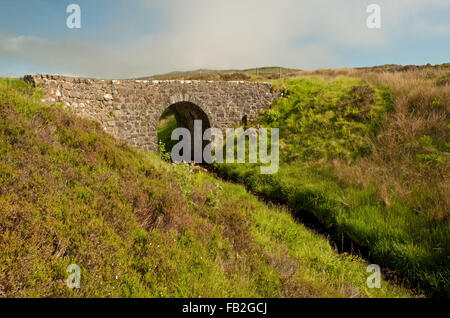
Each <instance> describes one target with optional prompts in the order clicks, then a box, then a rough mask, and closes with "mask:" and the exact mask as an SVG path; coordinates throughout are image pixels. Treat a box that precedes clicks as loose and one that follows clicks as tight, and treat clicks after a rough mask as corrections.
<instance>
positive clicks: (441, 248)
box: [218, 65, 450, 296]
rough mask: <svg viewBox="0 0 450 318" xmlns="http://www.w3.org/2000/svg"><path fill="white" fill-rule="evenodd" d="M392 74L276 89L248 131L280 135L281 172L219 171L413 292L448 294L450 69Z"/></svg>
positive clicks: (348, 72)
mask: <svg viewBox="0 0 450 318" xmlns="http://www.w3.org/2000/svg"><path fill="white" fill-rule="evenodd" d="M391 68H392V70H390V71H389V72H387V71H386V69H385V68H376V69H373V70H370V69H361V70H358V69H341V70H318V71H310V72H300V73H297V76H298V78H296V79H285V80H282V81H278V82H275V85H276V86H277V87H278V89H280V90H282V91H283V92H284V95H285V97H284V98H282V99H280V100H279V101H277V102H276V103H275V104H274V105H273V107H272V108H271V109H270V110H268V111H267V112H266V113H264V114H262V115H261V117H260V118H259V119H258V120H257V121H256V122H255V123H253V125H262V126H267V127H279V128H280V136H281V141H280V154H281V161H282V164H281V167H280V171H279V173H278V174H277V175H274V176H262V175H259V174H258V171H259V170H258V169H257V168H256V167H254V165H220V166H218V169H219V171H221V172H222V173H223V174H224V175H226V176H228V177H231V178H233V179H235V180H238V181H240V182H242V183H244V184H246V185H247V187H248V188H249V189H251V190H252V191H254V192H256V193H258V194H260V195H262V196H263V197H265V198H268V199H271V200H275V201H277V202H283V203H285V204H287V205H288V206H289V207H290V208H291V210H292V211H293V212H294V213H295V214H297V215H299V214H300V215H305V214H306V215H312V216H314V217H315V218H316V220H318V221H319V222H320V223H321V224H322V225H323V226H324V227H325V228H326V229H327V231H328V232H329V233H331V234H333V235H334V237H335V238H340V237H341V236H344V237H346V238H347V239H350V240H351V241H352V242H354V243H356V244H358V246H359V247H361V248H363V249H365V250H367V251H368V257H369V258H370V259H371V260H373V261H376V262H378V263H380V265H382V266H384V267H389V268H390V269H391V270H393V271H395V272H396V273H397V274H398V275H399V276H401V277H403V278H405V279H406V280H407V281H408V282H409V284H411V285H412V286H416V287H418V288H420V289H422V290H424V291H426V292H427V293H428V294H429V295H433V296H448V294H449V277H450V272H449V268H450V267H449V261H448V255H449V249H450V244H449V243H450V242H449V238H450V224H449V216H450V201H449V195H448V193H449V192H450V191H449V190H450V186H449V185H450V184H449V180H450V178H449V177H450V169H449V168H450V166H449V164H450V160H449V152H450V148H449V146H450V126H449V122H450V109H449V107H450V103H449V98H450V97H449V94H450V89H449V84H448V80H447V79H448V77H449V74H450V71H449V68H448V67H446V66H445V65H444V66H437V67H406V68H397V67H391ZM311 76H313V77H311Z"/></svg>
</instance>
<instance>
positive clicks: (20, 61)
mask: <svg viewBox="0 0 450 318" xmlns="http://www.w3.org/2000/svg"><path fill="white" fill-rule="evenodd" d="M72 3H75V4H78V5H79V6H80V8H81V15H80V17H81V28H79V29H77V28H75V29H70V28H68V27H67V24H66V20H67V18H68V17H69V15H70V13H67V12H66V9H67V7H68V6H69V5H70V4H72ZM370 4H378V5H379V7H380V9H381V12H380V17H381V27H380V28H379V29H377V28H375V29H374V28H372V29H370V28H368V27H367V24H366V20H367V18H368V17H369V15H370V14H371V13H368V12H367V11H366V10H367V7H368V6H369V5H370ZM447 62H450V0H383V1H382V0H369V1H365V0H308V1H306V0H276V1H275V0H270V1H268V0H115V1H111V0H70V1H66V0H32V1H30V0H0V76H12V77H18V76H23V75H25V74H33V73H43V74H61V75H69V76H86V77H97V78H133V77H141V76H148V75H153V74H160V73H166V72H171V71H184V70H194V69H200V68H210V69H231V68H233V69H234V68H237V69H243V68H253V67H262V66H283V67H291V68H299V69H306V70H310V69H317V68H335V67H358V66H373V65H381V64H402V65H408V64H427V63H431V64H441V63H447Z"/></svg>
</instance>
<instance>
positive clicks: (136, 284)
mask: <svg viewBox="0 0 450 318" xmlns="http://www.w3.org/2000/svg"><path fill="white" fill-rule="evenodd" d="M40 100H41V93H40V92H39V91H38V90H36V89H34V88H32V87H31V86H30V85H28V84H26V83H25V82H23V81H21V80H11V79H2V80H0V211H1V213H0V293H1V295H2V296H3V297H411V296H417V294H415V293H413V292H412V291H410V290H407V289H405V288H404V287H401V286H399V285H397V284H395V283H394V282H388V281H384V280H383V281H382V283H381V288H380V289H378V288H373V289H369V288H367V285H366V279H367V277H368V276H369V274H370V273H367V272H366V268H367V265H368V263H367V262H366V261H364V260H363V259H361V258H360V257H358V256H357V255H351V254H347V253H341V254H339V253H338V252H337V251H336V250H335V249H334V248H333V247H332V245H331V244H330V243H329V241H328V240H327V239H326V238H325V237H323V236H321V235H318V234H317V233H314V232H313V231H310V230H308V229H307V228H305V226H303V225H302V224H299V223H298V222H296V221H295V219H294V218H293V216H292V215H291V214H290V212H289V211H288V210H287V209H285V208H283V207H277V206H273V205H266V204H264V203H262V202H260V201H259V200H258V199H257V198H256V197H255V196H254V195H252V194H250V193H249V192H247V191H246V190H245V188H244V187H243V186H240V185H236V184H232V183H228V182H224V181H221V180H219V179H217V178H214V177H213V176H211V175H209V174H207V173H204V172H203V171H202V170H198V169H196V167H192V166H190V165H173V164H170V163H166V162H164V161H163V160H161V159H160V158H159V156H158V155H157V154H153V153H143V152H139V151H137V150H135V149H133V148H132V147H130V146H128V145H126V144H125V143H122V142H119V141H117V140H115V139H114V138H112V137H111V136H109V135H107V134H105V133H104V131H103V129H102V128H101V127H100V124H98V123H96V122H92V121H88V120H83V119H80V118H77V117H75V116H73V115H71V114H70V113H68V112H67V111H66V110H64V109H62V107H61V105H48V104H42V103H41V102H40ZM69 264H78V265H79V266H80V267H81V288H80V289H69V288H68V287H67V286H66V284H65V279H66V278H67V276H68V273H67V272H66V268H67V266H68V265H69Z"/></svg>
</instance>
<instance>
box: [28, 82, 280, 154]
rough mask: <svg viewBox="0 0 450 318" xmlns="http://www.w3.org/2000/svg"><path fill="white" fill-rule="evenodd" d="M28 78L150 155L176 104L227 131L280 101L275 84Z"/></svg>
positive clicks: (51, 99) (49, 98) (50, 98)
mask: <svg viewBox="0 0 450 318" xmlns="http://www.w3.org/2000/svg"><path fill="white" fill-rule="evenodd" d="M24 79H25V80H26V81H28V82H31V83H33V84H34V85H35V86H36V87H38V88H40V89H42V90H43V91H44V92H45V98H44V100H45V101H46V102H62V103H64V106H65V107H66V108H68V109H70V110H71V111H72V112H73V113H74V114H75V115H78V116H81V117H84V118H88V119H91V120H96V121H98V122H100V124H101V125H102V127H103V128H104V129H105V131H106V132H108V133H110V134H111V135H113V136H115V137H116V138H118V139H120V140H123V141H126V142H128V143H129V144H131V145H133V146H135V147H137V148H139V149H141V150H144V151H154V150H156V149H157V141H158V140H157V126H158V121H159V118H160V117H161V115H162V113H163V112H164V110H165V109H167V108H168V107H169V106H171V105H174V104H177V108H178V109H179V110H180V112H179V113H180V114H181V115H180V116H183V115H182V114H183V113H188V112H189V111H186V112H185V111H184V110H185V109H187V108H189V107H191V105H192V104H194V105H196V106H198V108H200V109H201V110H202V111H203V112H204V115H206V117H207V119H208V121H209V124H210V126H211V127H216V128H219V129H225V128H227V127H233V126H234V125H235V124H236V123H239V122H241V121H242V119H243V118H244V116H246V118H247V119H248V120H252V119H254V118H255V117H256V116H257V115H258V113H259V112H260V111H261V110H262V109H264V108H267V107H268V106H269V105H270V104H271V103H272V102H273V101H274V100H275V99H276V98H277V97H278V96H277V94H275V93H274V92H273V91H272V84H270V83H261V82H216V81H173V80H171V81H146V80H97V79H95V80H94V79H85V78H72V77H64V76H55V75H27V76H25V78H24ZM204 115H203V116H204Z"/></svg>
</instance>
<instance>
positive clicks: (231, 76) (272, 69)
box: [139, 66, 301, 81]
mask: <svg viewBox="0 0 450 318" xmlns="http://www.w3.org/2000/svg"><path fill="white" fill-rule="evenodd" d="M299 71H301V70H299V69H293V68H284V67H278V66H268V67H258V68H249V69H244V70H237V69H229V70H209V69H199V70H194V71H184V72H181V71H180V72H178V71H177V72H170V73H166V74H157V75H153V76H148V77H141V78H139V79H145V80H162V79H168V80H224V81H234V80H251V79H255V80H257V79H278V78H280V77H286V76H292V75H294V74H295V73H297V72H299Z"/></svg>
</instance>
